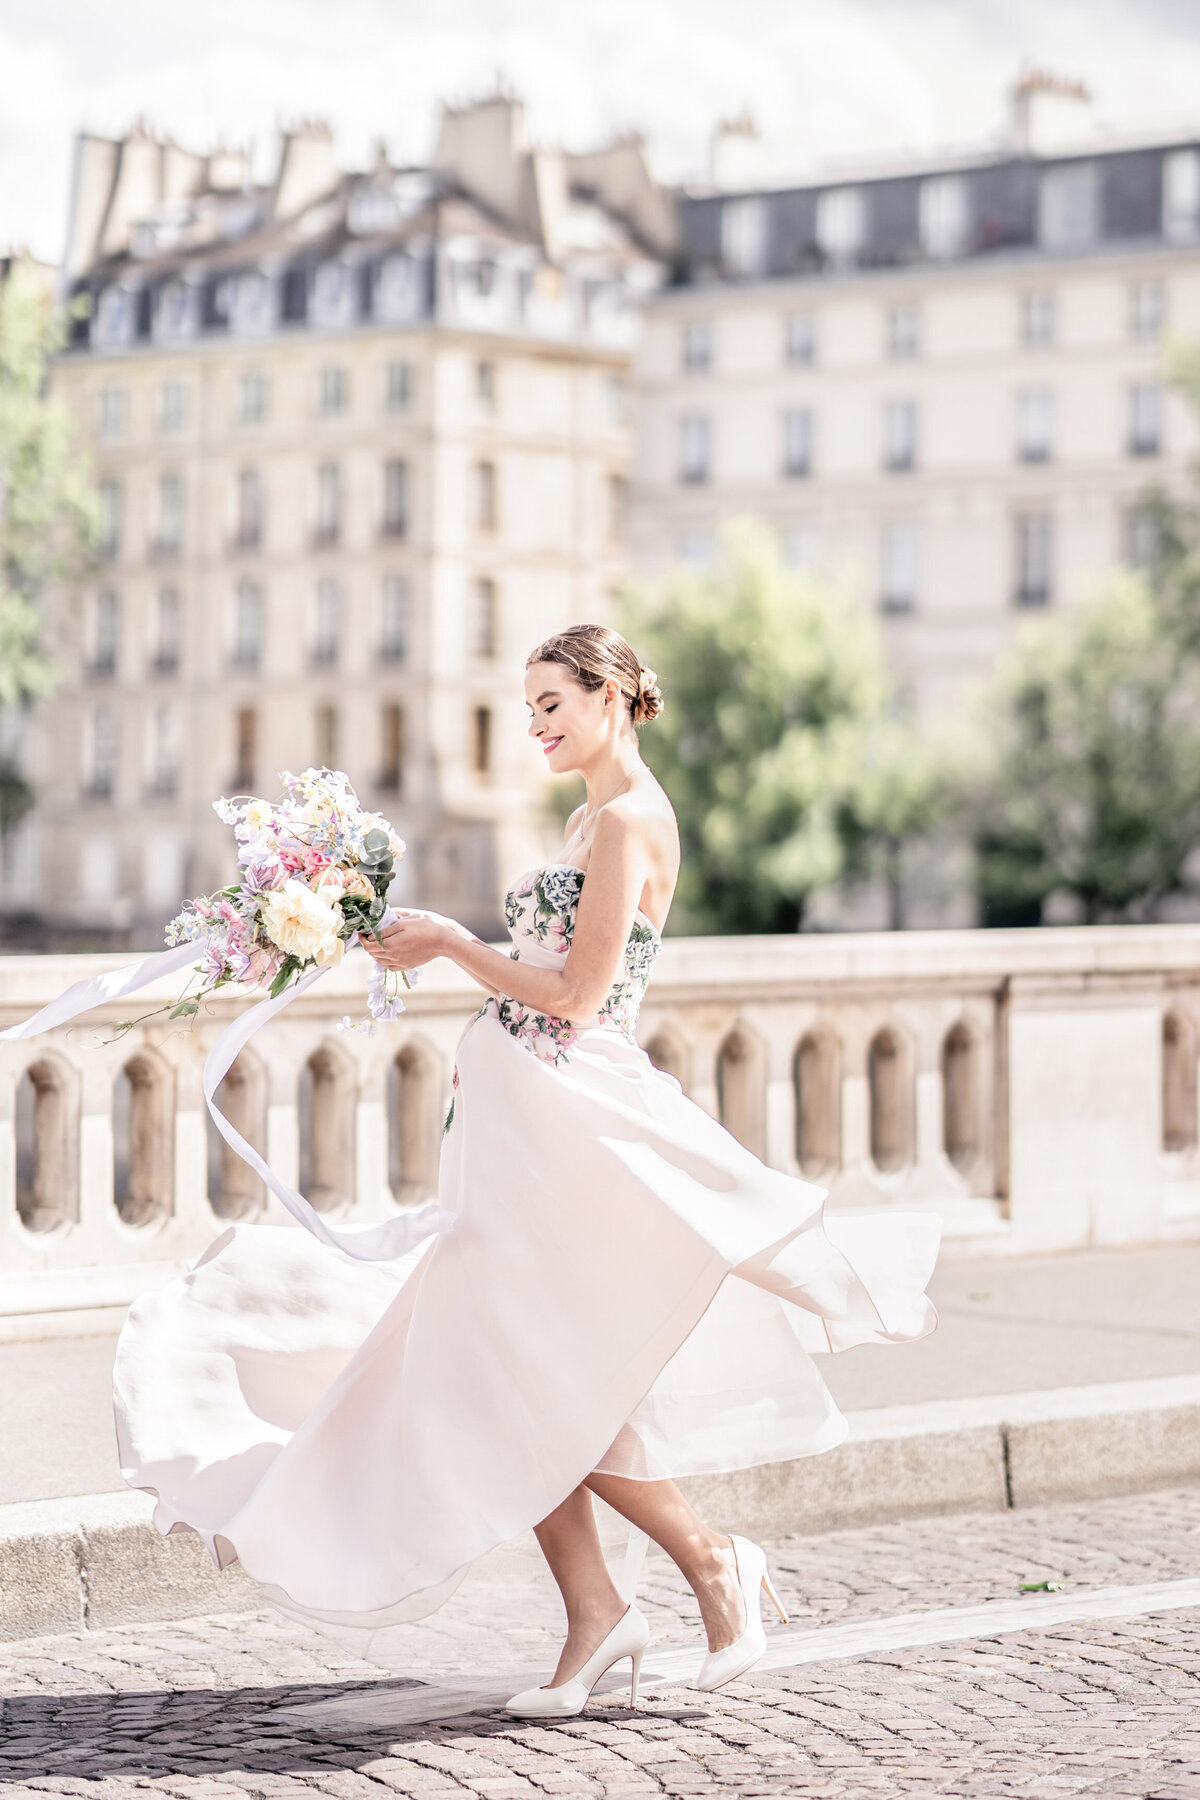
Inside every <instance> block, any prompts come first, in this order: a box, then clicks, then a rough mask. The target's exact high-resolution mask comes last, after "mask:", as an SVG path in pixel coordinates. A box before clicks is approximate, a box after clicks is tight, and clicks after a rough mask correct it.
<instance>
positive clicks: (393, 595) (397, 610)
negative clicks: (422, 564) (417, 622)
mask: <svg viewBox="0 0 1200 1800" xmlns="http://www.w3.org/2000/svg"><path fill="white" fill-rule="evenodd" d="M380 598H381V606H380V613H381V617H380V632H379V653H380V655H381V656H384V657H386V658H387V660H388V661H389V662H403V660H404V658H405V657H406V656H407V654H408V627H409V619H408V582H407V581H406V580H405V578H404V576H403V575H385V576H384V578H383V589H382V593H381V597H380Z"/></svg>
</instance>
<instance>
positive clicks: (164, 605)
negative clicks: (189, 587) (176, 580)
mask: <svg viewBox="0 0 1200 1800" xmlns="http://www.w3.org/2000/svg"><path fill="white" fill-rule="evenodd" d="M182 635H183V621H182V613H181V609H180V605H179V591H178V589H177V588H173V587H164V588H159V590H158V594H157V597H156V600H155V607H154V626H153V643H154V657H153V667H154V670H155V672H156V673H157V674H159V675H173V674H174V673H175V670H176V669H177V668H178V667H179V652H180V648H181V638H182Z"/></svg>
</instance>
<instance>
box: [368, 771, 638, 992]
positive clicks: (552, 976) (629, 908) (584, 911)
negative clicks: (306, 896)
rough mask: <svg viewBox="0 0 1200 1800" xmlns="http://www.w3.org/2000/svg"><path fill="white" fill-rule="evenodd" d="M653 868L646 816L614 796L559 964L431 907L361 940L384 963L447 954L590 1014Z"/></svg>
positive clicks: (480, 977)
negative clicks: (491, 940) (547, 965)
mask: <svg viewBox="0 0 1200 1800" xmlns="http://www.w3.org/2000/svg"><path fill="white" fill-rule="evenodd" d="M648 870H649V858H648V856H647V853H646V848H645V843H644V839H643V836H642V829H641V826H640V822H639V821H638V820H637V818H636V817H635V816H633V814H632V811H631V809H626V808H622V806H621V802H620V800H616V801H612V802H610V803H609V805H607V806H606V807H605V808H604V809H603V811H602V812H601V814H600V817H599V818H598V819H597V821H596V833H595V837H594V838H593V840H592V853H591V857H590V858H589V860H588V868H587V879H586V881H585V882H584V884H583V889H582V892H581V894H580V897H579V910H578V913H577V916H576V919H575V931H574V934H573V937H572V940H571V948H570V950H569V951H568V952H567V954H566V956H565V957H564V958H563V963H562V967H561V969H538V968H534V967H533V966H532V965H531V964H529V963H523V962H517V961H515V960H514V959H513V958H512V957H509V956H505V955H504V953H503V951H500V950H493V949H492V948H491V946H490V945H488V944H485V943H483V942H482V941H481V940H480V939H479V938H477V937H474V936H472V934H471V933H470V932H469V931H466V930H465V929H464V928H463V927H462V926H461V925H457V924H455V923H454V921H453V920H452V919H442V918H438V917H437V916H436V915H430V914H428V913H407V914H406V913H402V914H401V915H400V917H399V919H398V920H397V922H396V923H395V924H394V925H389V926H388V928H387V929H386V931H385V932H384V934H383V937H384V942H383V944H382V945H380V944H377V943H376V942H375V941H374V939H372V938H366V937H364V938H363V939H362V940H361V942H362V943H363V945H364V947H365V948H366V950H367V951H368V952H369V954H370V955H371V956H373V957H374V959H375V961H376V962H378V963H381V964H382V965H383V966H384V968H389V969H413V968H419V967H420V966H421V964H422V963H427V962H432V960H433V958H434V957H435V956H446V957H449V959H450V961H451V962H453V963H457V964H458V967H459V968H460V969H463V970H465V971H466V973H467V974H468V975H470V976H471V977H472V978H473V980H475V981H477V982H478V983H479V984H480V986H481V987H484V988H486V989H487V990H488V991H489V993H493V994H503V995H506V996H507V997H508V998H509V999H512V1000H516V1001H519V1002H520V1004H521V1005H522V1006H531V1007H533V1008H534V1010H535V1011H537V1012H542V1013H548V1014H549V1015H550V1016H551V1017H552V1018H556V1019H570V1020H575V1021H578V1020H582V1019H590V1018H591V1017H592V1015H593V1014H594V1013H596V1012H598V1011H599V1009H600V1006H601V1004H602V1002H603V1001H604V999H605V997H606V995H607V994H608V992H609V990H610V988H611V987H612V984H613V982H614V981H615V980H616V975H617V970H618V968H619V967H620V964H621V958H622V956H623V954H624V951H625V946H626V944H627V943H628V941H629V931H630V927H631V926H632V924H633V915H634V913H635V912H636V911H637V906H638V901H639V900H640V899H641V896H642V890H643V888H644V887H645V884H646V876H647V872H648Z"/></svg>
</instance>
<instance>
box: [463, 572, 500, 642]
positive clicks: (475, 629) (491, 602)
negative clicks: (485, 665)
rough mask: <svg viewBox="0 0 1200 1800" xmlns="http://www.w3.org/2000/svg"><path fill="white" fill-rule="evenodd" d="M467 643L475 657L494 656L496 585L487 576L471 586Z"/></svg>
mask: <svg viewBox="0 0 1200 1800" xmlns="http://www.w3.org/2000/svg"><path fill="white" fill-rule="evenodd" d="M468 642H469V643H470V645H471V652H472V654H473V655H475V656H495V654H496V584H495V582H494V581H493V580H492V578H491V577H490V576H489V575H483V576H481V577H480V578H479V579H478V580H477V581H475V582H474V583H473V584H472V588H471V628H470V632H469V633H468Z"/></svg>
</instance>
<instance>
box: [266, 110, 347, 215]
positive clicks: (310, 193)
mask: <svg viewBox="0 0 1200 1800" xmlns="http://www.w3.org/2000/svg"><path fill="white" fill-rule="evenodd" d="M337 180H338V168H337V163H336V162H335V161H334V155H333V133H332V131H331V130H330V129H329V126H328V125H327V124H326V123H325V122H324V120H322V119H302V120H301V121H300V122H299V124H297V125H294V126H292V128H291V129H290V130H288V131H285V132H284V133H283V136H282V138H281V139H280V144H279V172H278V174H277V175H276V177H275V196H274V206H273V211H274V214H275V217H276V218H277V219H292V218H295V216H296V214H297V213H302V212H303V211H304V209H305V207H308V206H311V205H312V203H313V201H314V200H319V199H320V198H321V197H322V195H324V194H328V193H329V192H330V191H331V190H332V189H333V188H334V187H335V186H336V184H337Z"/></svg>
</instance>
